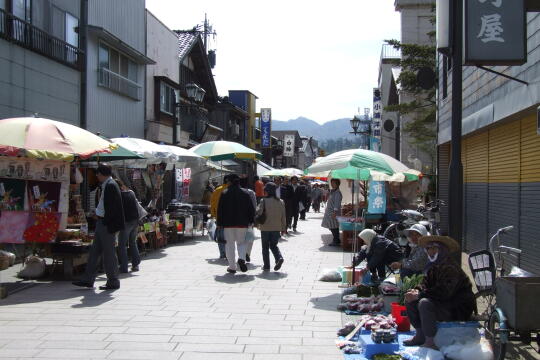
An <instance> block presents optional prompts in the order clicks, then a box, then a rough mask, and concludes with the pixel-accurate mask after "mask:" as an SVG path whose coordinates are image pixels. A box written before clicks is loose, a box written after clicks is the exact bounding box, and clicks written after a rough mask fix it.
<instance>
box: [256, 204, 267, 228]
mask: <svg viewBox="0 0 540 360" xmlns="http://www.w3.org/2000/svg"><path fill="white" fill-rule="evenodd" d="M261 202H262V205H263V211H262V212H261V213H260V214H258V215H257V216H255V224H257V225H262V224H264V223H265V221H266V204H265V203H264V199H263V200H261Z"/></svg>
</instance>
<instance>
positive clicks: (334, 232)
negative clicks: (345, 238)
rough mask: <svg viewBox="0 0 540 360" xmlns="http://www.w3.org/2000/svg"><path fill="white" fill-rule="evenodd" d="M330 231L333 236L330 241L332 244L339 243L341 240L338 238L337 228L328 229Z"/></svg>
mask: <svg viewBox="0 0 540 360" xmlns="http://www.w3.org/2000/svg"><path fill="white" fill-rule="evenodd" d="M330 231H331V232H332V235H333V236H334V239H333V240H332V242H333V243H334V244H339V243H341V240H340V239H339V228H335V229H330Z"/></svg>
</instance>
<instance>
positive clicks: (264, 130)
mask: <svg viewBox="0 0 540 360" xmlns="http://www.w3.org/2000/svg"><path fill="white" fill-rule="evenodd" d="M271 124H272V109H269V108H264V109H261V138H262V142H261V146H262V147H263V148H269V147H271V146H272V141H271V137H270V136H271V135H270V134H271V131H272V129H271Z"/></svg>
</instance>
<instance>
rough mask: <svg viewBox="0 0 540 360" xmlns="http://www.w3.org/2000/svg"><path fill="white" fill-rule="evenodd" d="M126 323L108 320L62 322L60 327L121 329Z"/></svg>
mask: <svg viewBox="0 0 540 360" xmlns="http://www.w3.org/2000/svg"><path fill="white" fill-rule="evenodd" d="M125 323H126V321H124V320H122V321H109V320H82V321H80V320H69V321H64V322H63V323H62V324H61V325H62V326H80V325H83V326H90V327H121V326H123V325H124V324H125Z"/></svg>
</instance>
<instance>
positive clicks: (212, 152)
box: [191, 141, 262, 161]
mask: <svg viewBox="0 0 540 360" xmlns="http://www.w3.org/2000/svg"><path fill="white" fill-rule="evenodd" d="M191 151H193V152H194V153H195V154H197V155H200V156H202V157H205V158H207V159H210V160H212V161H220V160H230V159H242V160H249V159H253V160H254V159H260V158H262V154H261V153H260V152H258V151H255V150H253V149H250V148H248V147H245V146H244V145H242V144H239V143H236V142H232V141H209V142H205V143H202V144H199V145H197V146H195V147H193V148H191Z"/></svg>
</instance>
